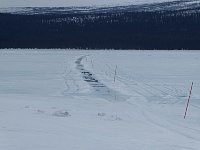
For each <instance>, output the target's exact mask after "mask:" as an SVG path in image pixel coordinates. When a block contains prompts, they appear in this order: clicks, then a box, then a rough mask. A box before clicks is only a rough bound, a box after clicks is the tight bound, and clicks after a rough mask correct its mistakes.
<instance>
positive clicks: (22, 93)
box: [0, 49, 200, 150]
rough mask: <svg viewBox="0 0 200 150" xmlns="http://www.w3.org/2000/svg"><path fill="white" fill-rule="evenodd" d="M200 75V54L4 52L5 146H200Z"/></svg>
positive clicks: (116, 149) (1, 130)
mask: <svg viewBox="0 0 200 150" xmlns="http://www.w3.org/2000/svg"><path fill="white" fill-rule="evenodd" d="M116 66H117V69H116V80H115V82H114V74H115V68H116ZM199 76H200V51H86V50H82V51H81V50H36V49H35V50H27V49H24V50H1V51H0V149H1V150H66V149H69V150H94V149H96V150H199V148H200V92H199V91H200V78H199ZM192 81H193V82H194V87H193V91H192V97H191V101H190V105H189V109H188V114H187V117H186V119H183V116H184V111H185V106H186V102H187V97H188V94H189V89H190V85H191V82H192Z"/></svg>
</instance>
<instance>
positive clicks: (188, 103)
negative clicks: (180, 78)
mask: <svg viewBox="0 0 200 150" xmlns="http://www.w3.org/2000/svg"><path fill="white" fill-rule="evenodd" d="M192 88H193V82H192V85H191V89H190V94H189V97H188V101H187V106H186V109H185V115H184V119H185V117H186V115H187V111H188V106H189V102H190V97H191V95H192Z"/></svg>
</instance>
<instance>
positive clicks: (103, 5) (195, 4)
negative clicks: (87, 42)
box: [0, 0, 200, 14]
mask: <svg viewBox="0 0 200 150" xmlns="http://www.w3.org/2000/svg"><path fill="white" fill-rule="evenodd" d="M38 2H39V1H33V3H31V2H28V1H26V2H23V3H20V2H18V3H15V2H14V1H12V2H11V3H9V1H8V2H7V0H6V2H2V1H1V2H0V13H12V14H49V13H51V14H69V13H72V14H74V13H107V12H111V13H116V12H141V11H169V10H170V11H177V10H185V11H190V12H197V11H199V10H200V0H178V1H175V0H150V1H143V0H136V1H128V2H125V1H122V0H119V1H107V0H106V1H105V2H104V1H94V2H93V1H82V0H81V1H80V2H79V1H74V0H73V1H72V2H70V1H60V2H59V1H52V3H53V4H51V2H50V3H44V2H41V3H38ZM1 3H2V4H1ZM54 3H55V4H54Z"/></svg>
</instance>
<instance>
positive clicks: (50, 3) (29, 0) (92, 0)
mask: <svg viewBox="0 0 200 150" xmlns="http://www.w3.org/2000/svg"><path fill="white" fill-rule="evenodd" d="M166 1H174V0H1V1H0V7H71V6H76V7H77V6H78V7H80V6H113V5H115V6H116V5H130V4H131V5H132V4H136V5H137V4H147V3H159V2H166Z"/></svg>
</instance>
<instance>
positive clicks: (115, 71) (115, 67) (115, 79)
mask: <svg viewBox="0 0 200 150" xmlns="http://www.w3.org/2000/svg"><path fill="white" fill-rule="evenodd" d="M116 75H117V65H116V67H115V76H114V82H115V80H116Z"/></svg>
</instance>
